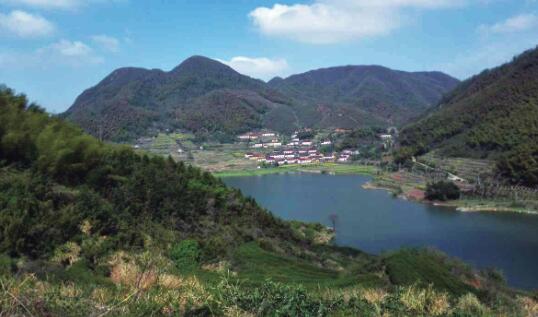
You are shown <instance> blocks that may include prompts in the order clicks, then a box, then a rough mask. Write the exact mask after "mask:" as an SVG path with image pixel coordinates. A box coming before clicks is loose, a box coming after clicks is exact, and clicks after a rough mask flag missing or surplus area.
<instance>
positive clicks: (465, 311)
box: [455, 293, 487, 317]
mask: <svg viewBox="0 0 538 317" xmlns="http://www.w3.org/2000/svg"><path fill="white" fill-rule="evenodd" d="M486 313H487V310H486V308H485V307H484V305H482V303H480V300H479V299H478V298H477V297H476V296H475V295H473V294H471V293H469V294H466V295H464V296H462V297H460V299H459V300H458V304H457V306H456V311H455V314H456V315H457V316H469V317H471V316H476V317H479V316H484V315H486Z"/></svg>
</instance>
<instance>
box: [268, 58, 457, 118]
mask: <svg viewBox="0 0 538 317" xmlns="http://www.w3.org/2000/svg"><path fill="white" fill-rule="evenodd" d="M458 82H459V81H458V80H457V79H455V78H452V77H450V76H448V75H446V74H443V73H440V72H403V71H396V70H392V69H389V68H386V67H382V66H342V67H331V68H324V69H318V70H313V71H309V72H306V73H303V74H298V75H293V76H290V77H288V78H286V79H282V78H275V79H273V80H271V81H270V82H269V83H268V84H269V86H270V87H272V88H274V89H276V90H278V91H279V92H281V93H282V94H284V95H287V96H290V97H292V98H294V99H295V100H298V101H299V103H302V104H307V105H310V106H315V107H316V108H317V109H320V112H321V118H320V120H321V122H320V123H319V125H320V126H332V125H334V123H335V118H334V116H337V117H348V118H349V120H348V121H349V122H348V126H349V127H356V121H358V122H360V121H365V120H367V121H371V120H374V121H377V122H382V123H385V124H387V123H388V124H395V125H399V124H401V123H404V122H406V121H408V120H409V119H411V118H414V117H416V116H417V115H419V114H420V113H422V112H423V111H425V110H426V109H428V108H429V107H430V106H432V105H434V104H436V103H437V102H438V101H439V100H440V99H441V97H442V96H443V94H444V93H446V92H447V91H449V90H451V89H453V88H454V87H455V86H456V85H457V84H458ZM336 120H339V119H336Z"/></svg>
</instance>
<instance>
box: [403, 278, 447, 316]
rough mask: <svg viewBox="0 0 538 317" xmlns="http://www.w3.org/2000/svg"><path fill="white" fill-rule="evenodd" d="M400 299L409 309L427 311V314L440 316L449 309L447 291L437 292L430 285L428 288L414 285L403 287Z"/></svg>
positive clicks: (420, 311) (418, 311)
mask: <svg viewBox="0 0 538 317" xmlns="http://www.w3.org/2000/svg"><path fill="white" fill-rule="evenodd" d="M400 301H401V302H402V303H403V304H404V306H405V307H406V308H407V309H409V310H410V311H413V312H417V313H427V314H428V316H441V315H444V314H446V313H447V312H448V311H449V309H450V302H449V296H448V294H447V293H443V292H437V291H435V290H434V289H433V287H432V286H431V285H430V286H429V287H428V288H419V287H418V286H416V285H413V286H410V287H407V288H406V289H404V291H403V292H402V294H401V296H400Z"/></svg>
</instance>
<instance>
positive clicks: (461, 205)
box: [361, 181, 538, 215]
mask: <svg viewBox="0 0 538 317" xmlns="http://www.w3.org/2000/svg"><path fill="white" fill-rule="evenodd" d="M361 187H362V188H364V189H367V190H385V191H388V192H389V193H394V189H393V188H389V187H383V186H379V185H375V184H374V183H372V182H371V181H369V182H366V183H364V184H363V185H362V186H361ZM397 197H398V198H400V199H404V200H408V201H414V202H417V203H422V204H427V205H432V206H437V207H447V208H452V209H454V210H455V211H458V212H491V213H498V212H504V213H518V214H528V215H538V211H536V210H531V209H522V208H518V207H509V206H498V205H496V206H492V205H487V202H486V203H484V201H480V202H476V203H475V204H473V201H472V200H455V201H449V202H439V201H427V200H424V199H422V200H419V199H413V198H412V197H408V196H407V195H406V194H405V193H403V194H400V195H397ZM490 203H491V204H495V201H490Z"/></svg>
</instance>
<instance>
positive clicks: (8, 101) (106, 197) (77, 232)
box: [0, 91, 290, 265]
mask: <svg viewBox="0 0 538 317" xmlns="http://www.w3.org/2000/svg"><path fill="white" fill-rule="evenodd" d="M0 102H2V104H1V105H0V127H1V131H2V132H1V133H2V134H1V136H0V161H4V162H5V164H8V167H4V168H2V169H0V173H2V177H0V252H6V253H8V254H10V255H11V256H29V257H31V258H40V257H48V256H50V255H52V253H53V251H54V250H55V249H56V248H57V247H58V246H60V245H63V244H64V243H66V242H68V241H77V242H78V243H79V245H80V246H81V248H82V251H81V256H82V257H84V258H85V259H86V260H87V261H88V262H89V263H90V264H92V265H94V264H95V262H96V259H98V258H101V257H103V256H104V255H105V254H106V253H107V252H109V251H110V250H111V249H117V248H142V247H144V246H145V243H146V240H147V238H148V237H150V239H152V240H153V241H156V242H158V243H159V244H160V245H161V246H164V245H166V244H168V243H172V242H173V241H178V240H179V239H180V237H182V238H184V237H191V238H194V239H197V240H200V241H202V240H204V238H206V237H214V238H217V237H220V236H221V235H224V234H226V238H225V241H226V243H227V244H226V245H227V247H228V248H233V247H234V246H236V245H238V244H240V243H242V242H244V241H245V240H249V239H252V236H251V235H252V234H253V233H254V232H255V229H254V228H260V230H261V231H260V232H258V233H256V235H257V236H260V237H263V236H267V237H273V238H277V239H279V237H285V236H286V235H289V232H290V229H289V228H288V227H287V226H286V225H285V224H284V222H282V221H280V220H277V219H275V218H274V217H272V216H271V215H268V214H267V212H266V211H264V210H262V209H261V208H259V207H258V206H257V205H256V203H255V202H254V201H252V200H248V199H246V198H244V197H243V196H241V194H240V193H239V192H238V191H235V190H230V189H228V188H226V187H225V185H224V184H223V183H222V182H221V181H220V180H219V179H216V178H214V177H213V176H211V175H210V174H209V173H205V172H202V171H200V170H199V169H197V168H194V167H191V166H187V165H185V164H183V163H176V162H174V161H173V160H171V159H168V160H167V159H163V158H160V157H148V156H141V155H139V154H137V153H135V152H134V151H133V150H131V149H129V148H126V147H122V146H113V145H107V144H103V143H102V142H99V141H98V140H96V139H94V138H92V137H90V136H88V135H86V134H84V133H83V132H82V131H81V130H80V129H78V128H75V127H74V126H72V125H70V124H67V123H65V122H62V121H61V120H59V119H57V118H51V117H49V116H48V115H46V114H45V113H42V112H40V111H35V110H34V109H33V108H30V106H29V105H28V104H27V102H26V99H25V98H24V96H17V95H15V94H14V93H13V92H12V91H2V92H1V93H0ZM21 140H22V141H24V142H22V141H21ZM21 145H24V146H21ZM232 218H233V219H236V220H237V221H234V222H233V223H232V222H230V219H232ZM83 223H89V225H90V227H91V230H90V231H91V232H90V233H89V236H88V234H86V233H83V232H82V231H81V225H82V224H83ZM198 223H206V224H208V226H207V227H202V226H198V225H194V224H198ZM232 225H233V227H234V230H230V229H229V228H230V227H231V226H232ZM260 233H261V235H260ZM103 237H106V238H103ZM221 255H222V254H213V255H211V256H213V257H217V256H221ZM209 256H210V255H206V257H209Z"/></svg>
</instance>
